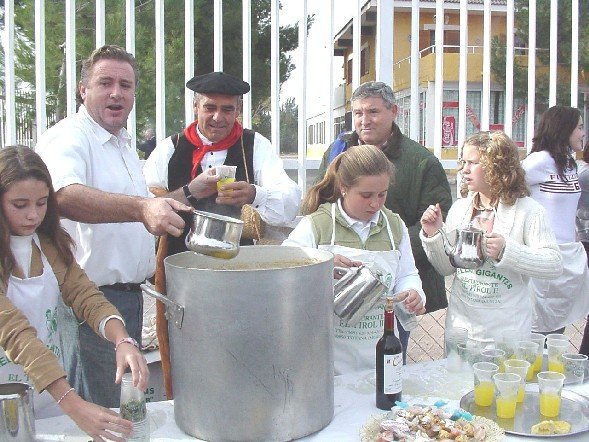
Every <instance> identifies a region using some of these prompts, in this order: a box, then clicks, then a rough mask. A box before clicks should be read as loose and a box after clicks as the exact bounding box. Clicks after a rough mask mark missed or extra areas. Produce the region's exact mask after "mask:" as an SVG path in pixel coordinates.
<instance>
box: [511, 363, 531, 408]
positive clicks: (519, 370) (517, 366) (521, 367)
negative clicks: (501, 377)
mask: <svg viewBox="0 0 589 442" xmlns="http://www.w3.org/2000/svg"><path fill="white" fill-rule="evenodd" d="M529 368H530V363H529V362H528V361H524V360H522V359H508V360H506V361H505V373H514V374H516V375H518V376H519V377H520V378H521V379H520V383H519V388H518V390H517V402H518V403H521V402H523V401H524V397H525V394H526V376H527V375H528V369H529Z"/></svg>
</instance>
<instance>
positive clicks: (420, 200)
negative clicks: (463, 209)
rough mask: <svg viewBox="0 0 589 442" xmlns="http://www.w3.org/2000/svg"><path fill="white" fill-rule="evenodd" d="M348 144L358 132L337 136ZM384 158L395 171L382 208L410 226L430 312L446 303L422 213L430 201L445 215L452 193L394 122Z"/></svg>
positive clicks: (438, 169) (437, 168) (433, 163)
mask: <svg viewBox="0 0 589 442" xmlns="http://www.w3.org/2000/svg"><path fill="white" fill-rule="evenodd" d="M339 139H340V141H339V143H341V141H343V142H344V143H345V145H346V148H347V147H348V146H356V145H358V144H359V142H358V134H356V132H349V133H346V134H343V135H340V136H339ZM336 143H338V141H336V142H334V143H333V144H332V145H331V146H329V148H328V149H327V151H326V152H325V154H324V155H323V161H322V162H321V166H320V167H319V173H318V176H317V180H318V181H319V180H320V179H322V178H323V176H324V175H325V170H326V169H327V166H328V164H329V158H330V153H331V149H332V148H333V145H334V144H336ZM383 152H384V153H385V155H386V156H387V158H388V159H389V160H390V161H391V162H392V163H393V165H394V166H395V174H394V179H393V182H392V183H391V185H390V187H389V191H388V195H387V200H386V202H385V207H387V208H388V209H390V210H392V211H393V212H395V213H398V214H399V215H400V216H401V219H402V220H403V221H404V222H405V224H406V225H407V228H408V229H409V237H410V238H411V249H412V251H413V257H414V258H415V265H416V267H417V270H418V271H419V276H420V278H421V282H422V285H423V291H424V292H425V296H426V300H427V303H426V309H427V311H428V312H433V311H436V310H439V309H442V308H445V307H447V306H448V299H447V297H446V289H445V284H444V277H443V276H441V275H440V274H439V273H437V272H436V271H435V270H434V268H433V266H432V265H431V264H430V262H429V261H428V259H427V257H426V255H425V252H424V251H423V246H422V245H421V240H420V239H419V231H420V230H421V224H420V222H419V220H420V219H421V215H423V212H424V211H425V209H427V207H428V206H429V205H430V204H436V203H440V207H441V209H442V213H443V215H444V218H446V214H447V213H448V210H450V206H451V205H452V193H451V192H450V185H449V184H448V179H447V177H446V172H445V171H444V168H443V167H442V164H441V163H440V161H439V160H438V159H437V158H436V157H435V156H434V155H433V154H432V153H431V152H430V151H429V150H427V149H426V148H425V147H424V146H422V145H421V144H419V143H417V142H415V141H413V140H411V139H409V138H407V137H406V136H404V135H403V134H402V133H401V130H400V129H399V127H398V126H397V125H396V124H395V123H393V132H392V135H391V138H390V139H389V141H388V142H387V144H386V145H385V147H384V148H383Z"/></svg>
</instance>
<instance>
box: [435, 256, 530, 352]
mask: <svg viewBox="0 0 589 442" xmlns="http://www.w3.org/2000/svg"><path fill="white" fill-rule="evenodd" d="M448 302H449V305H448V312H447V314H446V327H463V328H466V329H467V330H468V337H469V338H473V339H476V340H479V341H489V340H491V339H497V338H498V337H499V336H498V334H499V333H500V330H517V331H518V333H520V334H522V335H524V334H527V333H530V329H531V326H532V305H531V300H530V296H529V293H528V290H527V288H526V285H525V284H524V282H523V280H522V275H521V274H518V273H516V272H513V271H509V269H498V268H497V267H496V266H495V263H494V262H493V261H492V260H490V259H488V260H486V261H485V263H484V264H483V266H482V267H480V268H478V269H456V276H455V278H454V283H453V285H452V294H451V296H450V297H449V301H448Z"/></svg>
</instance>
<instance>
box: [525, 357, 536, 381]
mask: <svg viewBox="0 0 589 442" xmlns="http://www.w3.org/2000/svg"><path fill="white" fill-rule="evenodd" d="M535 363H536V362H535V361H534V364H535ZM534 364H530V366H529V368H528V372H527V373H526V381H531V380H532V379H533V378H534Z"/></svg>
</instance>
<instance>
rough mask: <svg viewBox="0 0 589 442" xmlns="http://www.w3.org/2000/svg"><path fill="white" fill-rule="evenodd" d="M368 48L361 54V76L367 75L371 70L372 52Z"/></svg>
mask: <svg viewBox="0 0 589 442" xmlns="http://www.w3.org/2000/svg"><path fill="white" fill-rule="evenodd" d="M368 49H369V48H368V46H366V47H364V48H363V49H362V52H361V54H360V75H367V74H368V71H369V70H370V51H369V50H368Z"/></svg>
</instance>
